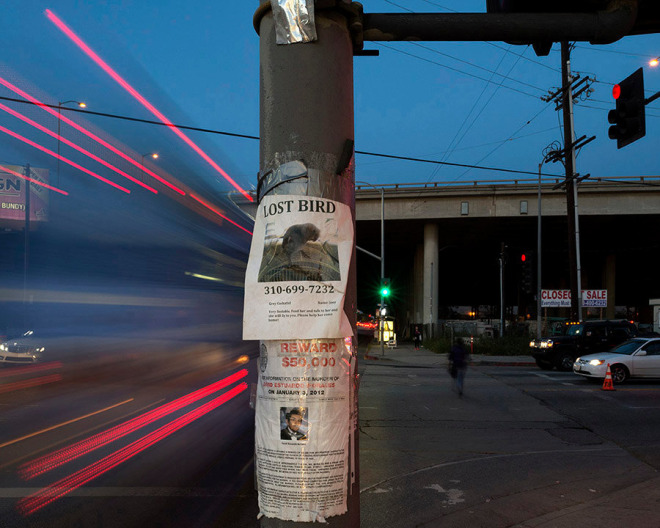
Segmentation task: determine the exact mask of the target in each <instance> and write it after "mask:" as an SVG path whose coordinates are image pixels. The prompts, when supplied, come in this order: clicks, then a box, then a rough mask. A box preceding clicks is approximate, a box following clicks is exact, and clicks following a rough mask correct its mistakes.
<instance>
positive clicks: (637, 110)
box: [607, 68, 646, 148]
mask: <svg viewBox="0 0 660 528" xmlns="http://www.w3.org/2000/svg"><path fill="white" fill-rule="evenodd" d="M612 96H613V97H614V99H615V100H616V109H615V110H610V111H609V113H608V114H607V120H608V121H609V122H610V123H611V124H612V126H611V127H610V128H609V130H608V132H607V135H608V136H609V138H610V139H616V146H617V148H623V147H625V146H626V145H629V144H630V143H632V142H633V141H637V140H638V139H640V138H643V137H644V136H645V135H646V113H645V105H644V71H643V70H642V68H639V69H638V70H637V71H636V72H635V73H633V74H632V75H630V76H629V77H626V78H625V79H624V80H623V81H621V82H620V83H619V84H615V85H614V89H613V90H612Z"/></svg>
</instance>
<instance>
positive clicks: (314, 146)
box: [255, 0, 360, 528]
mask: <svg viewBox="0 0 660 528" xmlns="http://www.w3.org/2000/svg"><path fill="white" fill-rule="evenodd" d="M315 20H316V31H317V34H318V40H317V41H315V42H312V43H297V44H290V45H289V44H284V45H277V44H276V38H275V30H276V27H275V20H274V17H273V13H272V11H271V9H270V3H269V2H268V1H267V0H266V1H263V2H262V5H261V6H260V8H259V9H258V11H257V13H256V14H255V27H257V29H258V32H259V36H260V59H261V60H260V62H261V64H260V128H261V134H260V136H261V141H260V163H259V166H260V173H261V174H266V173H267V172H268V171H270V170H273V169H274V168H277V167H278V166H280V165H281V164H283V163H287V162H290V161H298V160H303V161H304V163H305V164H306V167H307V177H306V178H305V179H297V180H295V181H288V182H282V184H281V185H279V186H277V187H274V188H272V189H271V190H270V192H269V195H271V196H272V195H275V194H295V195H305V196H308V197H320V198H325V199H330V200H335V201H338V202H341V203H343V204H346V205H348V206H349V208H350V211H351V215H352V218H353V226H354V225H355V181H354V169H353V164H352V163H351V164H349V165H348V166H347V167H339V165H340V164H339V163H338V161H339V160H341V159H342V153H343V152H344V151H345V149H346V145H347V144H351V145H352V142H353V141H354V114H353V46H352V43H351V39H350V36H349V29H348V24H347V20H346V18H345V17H344V16H343V15H342V14H340V13H339V12H338V11H336V10H335V9H319V10H317V11H316V13H315ZM356 301H357V281H356V267H355V240H354V241H353V254H352V259H351V264H350V267H349V271H348V282H347V286H346V293H345V296H344V312H345V314H346V317H347V318H348V319H349V321H350V323H351V325H352V328H353V337H352V349H353V357H352V370H353V371H354V372H355V375H357V349H356V347H357V334H356V331H355V330H356V325H355V321H356V311H357V305H356ZM298 342H300V343H301V345H302V346H311V345H312V341H308V340H298ZM357 385H358V383H357V378H355V379H352V380H351V382H350V389H349V390H350V391H351V394H350V395H347V396H349V399H350V402H351V408H350V409H347V411H348V412H347V415H346V416H345V420H346V421H347V422H348V423H349V435H350V438H351V441H350V442H349V446H348V452H347V458H348V460H349V461H350V462H349V467H348V468H347V472H348V475H347V476H348V490H347V512H346V513H345V514H342V515H336V516H332V517H330V518H328V523H329V524H332V526H335V527H338V528H357V527H358V526H359V525H360V485H359V482H360V479H359V464H358V453H359V437H358V430H357V408H358V395H357ZM256 412H257V414H258V413H259V406H257V409H256ZM264 419H267V420H271V419H272V417H270V416H268V417H264ZM305 451H306V450H305V449H296V450H295V452H297V453H298V454H299V455H297V456H296V455H295V453H294V451H289V452H288V453H289V455H290V457H291V458H289V459H286V460H284V459H283V460H282V464H285V465H291V464H301V465H302V464H303V462H304V460H305V459H304V456H305ZM258 456H259V454H258V453H257V457H258ZM298 457H299V458H298ZM258 460H259V459H258V458H257V465H258ZM301 492H302V490H301ZM258 523H259V526H261V528H288V527H291V528H292V527H294V526H300V525H301V523H298V522H294V521H285V520H281V519H278V518H275V517H267V516H265V515H264V516H263V517H261V519H260V520H259V521H258Z"/></svg>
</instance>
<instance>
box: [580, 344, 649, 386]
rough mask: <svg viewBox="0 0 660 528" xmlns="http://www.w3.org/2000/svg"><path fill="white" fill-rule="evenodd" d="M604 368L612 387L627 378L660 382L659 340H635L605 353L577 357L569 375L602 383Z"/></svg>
mask: <svg viewBox="0 0 660 528" xmlns="http://www.w3.org/2000/svg"><path fill="white" fill-rule="evenodd" d="M607 365H609V366H610V372H611V373H612V381H613V382H614V383H623V382H624V381H626V380H627V379H629V378H660V337H636V338H635V339H630V340H629V341H625V342H623V343H621V344H620V345H618V346H616V347H614V348H613V349H611V350H609V351H607V352H599V353H597V354H589V355H588V356H582V357H579V358H577V359H576V360H575V363H574V364H573V372H575V373H576V374H579V375H580V376H584V377H586V378H597V379H605V374H606V373H607Z"/></svg>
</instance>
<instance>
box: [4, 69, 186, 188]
mask: <svg viewBox="0 0 660 528" xmlns="http://www.w3.org/2000/svg"><path fill="white" fill-rule="evenodd" d="M0 84H2V85H3V86H5V87H6V88H9V89H10V90H11V91H12V92H14V93H16V94H18V95H20V96H21V97H23V98H25V99H27V100H28V101H30V102H31V103H34V104H36V105H37V106H40V107H41V108H43V109H44V110H45V111H46V112H48V113H49V114H51V115H53V116H55V117H56V118H57V119H60V120H61V121H64V122H65V123H66V124H67V125H69V126H72V127H73V128H75V129H76V130H77V131H78V132H81V133H82V134H84V135H86V136H87V137H88V138H90V139H92V140H94V141H96V142H97V143H98V144H99V145H102V146H104V147H105V148H107V149H108V150H110V151H112V152H114V153H115V154H117V156H119V157H121V158H122V159H124V160H126V161H128V162H129V163H131V164H132V165H134V166H136V167H137V168H138V169H140V170H141V171H143V172H145V173H147V174H149V175H150V176H152V177H154V178H156V179H157V180H158V181H159V182H161V183H162V184H163V185H166V186H167V187H169V188H170V189H172V190H173V191H175V192H177V193H179V194H181V195H185V194H186V193H185V192H184V191H183V190H182V189H179V188H178V187H177V186H176V185H173V184H172V183H170V182H168V181H167V180H166V179H164V178H162V177H161V176H159V175H158V174H156V173H155V172H154V171H152V170H151V169H149V168H148V167H145V166H144V165H142V164H141V163H140V162H138V161H136V160H134V159H133V158H131V157H130V156H128V155H126V154H124V153H123V152H122V151H121V150H119V149H118V148H116V147H115V146H113V145H111V144H110V143H108V142H107V141H105V140H104V139H102V138H100V137H99V136H97V135H96V134H94V133H92V132H90V131H89V130H87V129H86V128H85V127H83V126H81V125H79V124H78V123H76V122H75V121H72V120H71V119H69V118H68V117H66V116H64V115H61V114H60V113H59V112H57V111H56V110H53V109H52V108H50V107H48V106H46V105H45V104H44V103H43V102H41V101H39V100H38V99H37V98H35V97H33V96H31V95H30V94H29V93H27V92H25V91H23V90H21V89H20V88H19V87H17V86H14V85H13V84H12V83H10V82H9V81H8V80H6V79H4V78H2V77H0Z"/></svg>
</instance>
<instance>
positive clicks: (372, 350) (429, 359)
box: [359, 341, 536, 367]
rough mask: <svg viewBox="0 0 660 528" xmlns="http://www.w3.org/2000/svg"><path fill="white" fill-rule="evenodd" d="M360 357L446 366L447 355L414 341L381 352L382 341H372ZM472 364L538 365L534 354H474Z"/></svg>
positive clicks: (425, 365)
mask: <svg viewBox="0 0 660 528" xmlns="http://www.w3.org/2000/svg"><path fill="white" fill-rule="evenodd" d="M359 351H360V359H363V360H366V361H367V362H370V361H387V362H390V363H392V364H397V363H400V364H401V365H406V366H420V367H446V366H447V356H446V355H444V354H436V353H434V352H432V351H431V350H428V349H426V348H424V347H421V348H420V349H419V350H415V347H414V346H413V344H412V343H408V342H399V343H398V344H397V346H396V348H388V347H387V346H385V347H384V350H383V354H381V348H380V343H376V342H375V341H372V342H370V343H369V344H368V345H366V346H360V347H359ZM470 365H473V366H479V365H498V366H502V367H519V366H536V363H535V362H534V358H533V357H532V356H485V355H482V354H472V355H471V356H470Z"/></svg>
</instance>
